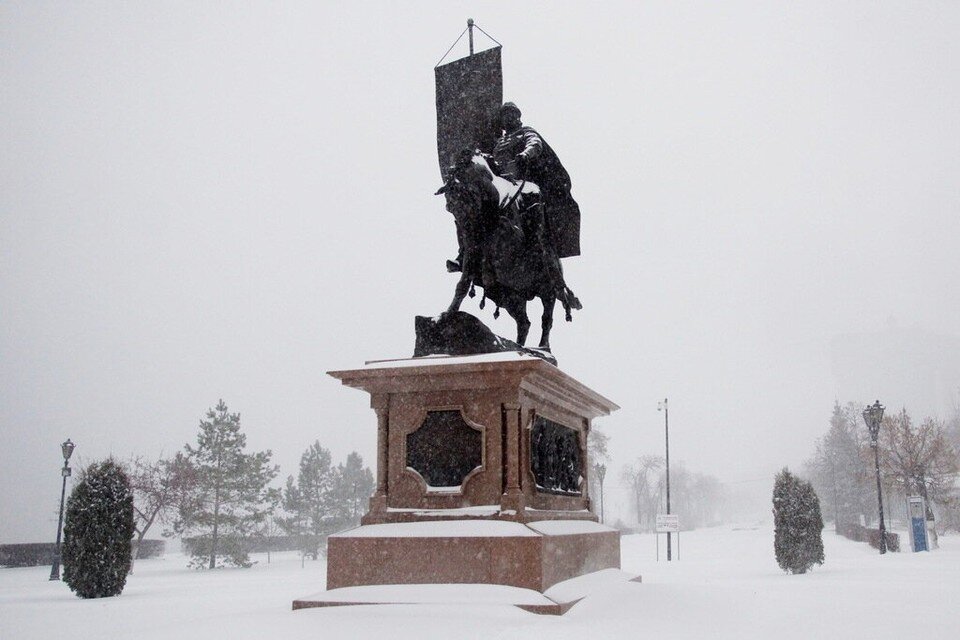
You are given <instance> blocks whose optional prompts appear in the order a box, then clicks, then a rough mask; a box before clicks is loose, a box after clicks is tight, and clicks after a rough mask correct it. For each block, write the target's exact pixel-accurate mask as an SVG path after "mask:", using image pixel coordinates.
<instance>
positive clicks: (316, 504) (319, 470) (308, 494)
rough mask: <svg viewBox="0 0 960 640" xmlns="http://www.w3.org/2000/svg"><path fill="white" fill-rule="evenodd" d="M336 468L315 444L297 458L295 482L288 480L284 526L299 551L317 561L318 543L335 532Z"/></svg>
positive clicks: (327, 455) (318, 554)
mask: <svg viewBox="0 0 960 640" xmlns="http://www.w3.org/2000/svg"><path fill="white" fill-rule="evenodd" d="M334 482H335V469H334V468H333V465H332V460H331V457H330V451H328V450H327V449H324V448H323V447H322V446H320V442H319V441H317V442H314V443H313V444H312V445H310V446H309V447H307V450H306V451H304V452H303V455H302V456H300V472H299V473H298V475H297V481H296V483H295V482H294V480H293V476H290V477H289V478H287V486H286V488H285V490H284V504H283V507H284V509H285V510H286V511H287V513H288V514H290V515H289V517H287V518H286V519H284V521H283V523H284V527H285V528H286V530H287V531H288V532H289V533H290V534H292V535H296V536H299V538H300V550H301V551H302V552H303V553H304V554H306V555H309V556H311V557H312V558H313V559H314V560H316V559H317V558H318V557H319V556H320V546H321V542H322V541H323V540H324V539H325V538H326V536H327V535H328V534H330V533H333V531H335V530H336V521H337V516H338V511H337V506H336V500H335V496H334Z"/></svg>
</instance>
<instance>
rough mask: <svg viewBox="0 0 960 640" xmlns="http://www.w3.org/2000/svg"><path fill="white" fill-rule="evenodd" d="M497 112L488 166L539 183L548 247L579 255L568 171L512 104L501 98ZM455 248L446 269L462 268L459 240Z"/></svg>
mask: <svg viewBox="0 0 960 640" xmlns="http://www.w3.org/2000/svg"><path fill="white" fill-rule="evenodd" d="M499 116H500V118H499V119H500V127H501V129H502V132H503V133H502V135H501V136H500V138H499V140H498V141H497V144H496V146H495V147H494V149H493V156H492V158H491V160H492V161H493V162H492V167H491V168H492V169H493V170H494V171H495V172H496V173H497V174H498V175H499V176H501V177H503V178H506V179H508V180H511V181H514V182H532V183H534V184H536V185H537V186H538V187H540V191H541V194H542V197H543V203H544V206H545V211H544V224H545V226H546V229H544V234H545V236H546V238H547V239H548V241H549V242H550V245H551V247H552V248H553V249H554V250H555V251H556V254H557V257H558V258H569V257H572V256H578V255H580V207H579V206H578V205H577V203H576V201H575V200H574V199H573V197H572V196H571V195H570V186H571V183H570V175H569V174H568V173H567V171H566V169H564V168H563V165H562V164H561V163H560V159H559V158H558V157H557V154H556V153H555V152H554V151H553V149H552V148H550V145H548V144H547V143H546V141H545V140H544V139H543V137H542V136H541V135H540V134H539V133H538V132H537V131H536V130H535V129H534V128H533V127H527V126H524V125H523V123H522V122H521V121H520V116H521V113H520V109H519V107H517V105H516V104H514V103H512V102H505V103H504V104H503V106H502V107H500V112H499ZM458 235H459V234H458ZM459 249H460V251H459V254H458V255H457V259H456V260H455V261H454V260H448V261H447V269H448V270H449V271H460V269H461V268H462V258H463V246H462V243H461V246H460V248H459Z"/></svg>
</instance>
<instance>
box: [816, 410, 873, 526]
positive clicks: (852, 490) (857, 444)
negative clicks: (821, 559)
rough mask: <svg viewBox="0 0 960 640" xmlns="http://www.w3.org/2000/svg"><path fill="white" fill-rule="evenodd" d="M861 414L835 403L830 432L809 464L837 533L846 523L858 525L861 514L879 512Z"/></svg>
mask: <svg viewBox="0 0 960 640" xmlns="http://www.w3.org/2000/svg"><path fill="white" fill-rule="evenodd" d="M861 413H862V408H861V407H858V406H857V405H855V404H854V403H852V402H851V403H847V404H846V405H845V406H844V407H841V406H840V403H839V402H836V401H835V402H834V404H833V414H832V415H831V416H830V430H829V431H827V433H826V434H825V435H824V436H823V437H822V438H820V440H819V441H818V442H817V452H816V454H815V455H814V457H813V458H812V459H811V460H810V461H809V462H808V463H807V470H808V472H809V473H810V476H811V479H812V481H813V483H814V486H815V487H816V489H817V493H818V494H819V495H820V496H822V497H823V502H824V509H825V511H826V513H827V514H828V516H830V517H832V518H833V521H834V530H836V531H840V530H841V529H842V527H843V525H845V524H857V523H858V522H859V521H860V515H861V514H870V513H872V512H873V511H876V504H875V501H876V489H875V487H874V485H873V483H872V481H873V476H872V474H871V473H870V470H871V469H872V465H868V464H867V463H866V462H865V461H864V458H863V455H864V453H863V452H864V447H865V446H866V440H865V439H864V438H863V437H862V436H863V434H862V430H861V429H860V426H861V425H862V424H863V423H862V421H861V419H860V414H861Z"/></svg>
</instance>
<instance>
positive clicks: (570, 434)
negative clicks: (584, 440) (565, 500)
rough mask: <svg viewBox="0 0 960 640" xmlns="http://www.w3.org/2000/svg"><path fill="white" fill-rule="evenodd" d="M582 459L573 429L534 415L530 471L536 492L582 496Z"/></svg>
mask: <svg viewBox="0 0 960 640" xmlns="http://www.w3.org/2000/svg"><path fill="white" fill-rule="evenodd" d="M582 459H583V452H582V450H581V447H580V434H579V433H578V432H577V430H576V429H571V428H570V427H566V426H564V425H562V424H560V423H559V422H554V421H553V420H548V419H547V418H544V417H543V416H536V418H535V419H534V422H533V428H532V429H531V431H530V470H531V471H532V472H533V477H534V479H535V481H536V484H537V491H538V492H541V493H549V494H554V495H564V496H579V495H581V467H582Z"/></svg>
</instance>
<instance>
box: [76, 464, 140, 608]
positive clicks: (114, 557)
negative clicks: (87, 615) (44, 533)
mask: <svg viewBox="0 0 960 640" xmlns="http://www.w3.org/2000/svg"><path fill="white" fill-rule="evenodd" d="M63 533H64V542H63V580H64V582H66V583H67V584H68V585H69V586H70V589H72V590H73V592H74V593H76V594H77V595H78V596H80V597H81V598H104V597H107V596H116V595H120V592H121V591H123V587H124V585H125V584H126V582H127V573H128V572H129V571H130V561H131V560H130V558H131V550H132V545H131V538H133V534H134V527H133V492H132V491H131V489H130V481H129V479H128V478H127V475H126V473H124V471H123V468H122V467H121V466H120V465H119V464H117V463H116V462H114V461H113V460H109V459H108V460H105V461H103V462H100V463H94V464H91V465H90V466H89V467H88V468H87V469H86V471H84V473H83V474H82V476H81V478H80V481H79V482H78V483H77V486H76V487H74V489H73V492H72V493H71V494H70V500H69V501H68V502H67V513H66V520H65V523H64V528H63Z"/></svg>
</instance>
